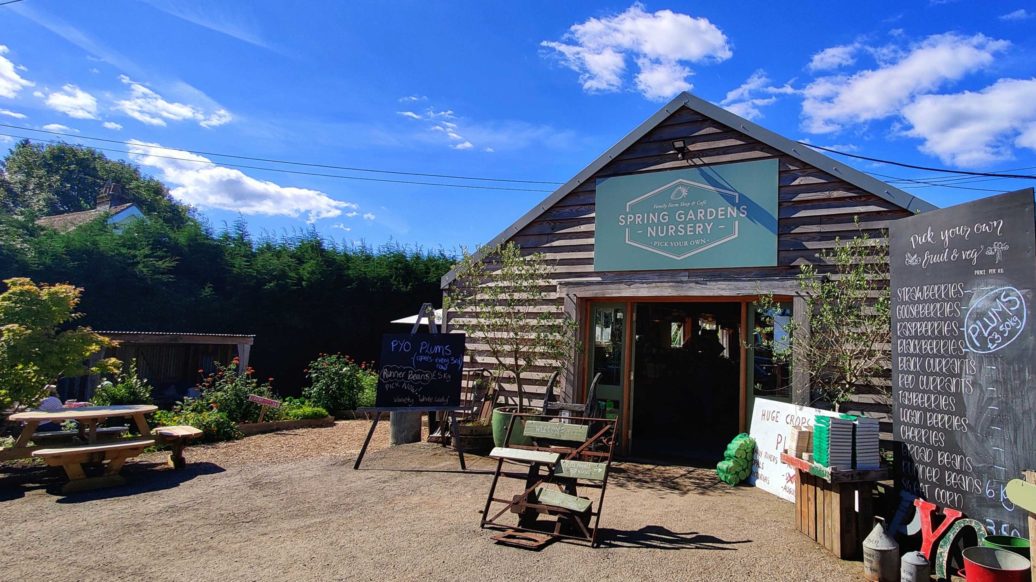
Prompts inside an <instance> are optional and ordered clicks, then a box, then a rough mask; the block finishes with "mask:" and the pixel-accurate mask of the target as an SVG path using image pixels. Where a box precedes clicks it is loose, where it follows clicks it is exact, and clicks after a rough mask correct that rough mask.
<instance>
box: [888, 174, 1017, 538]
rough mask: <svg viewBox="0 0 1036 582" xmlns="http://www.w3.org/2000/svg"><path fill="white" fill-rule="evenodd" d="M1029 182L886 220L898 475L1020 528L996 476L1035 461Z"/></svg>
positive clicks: (936, 496)
mask: <svg viewBox="0 0 1036 582" xmlns="http://www.w3.org/2000/svg"><path fill="white" fill-rule="evenodd" d="M1034 244H1036V234H1034V216H1033V191H1032V190H1031V189H1030V190H1024V191H1020V192H1012V193H1009V194H1003V195H1000V196H994V197H991V198H986V199H983V200H977V201H975V202H971V203H968V204H962V205H959V206H954V207H952V208H947V209H943V210H937V211H933V212H928V213H925V214H921V215H918V216H914V217H910V218H907V219H904V220H899V221H896V222H895V223H893V224H892V226H891V228H890V249H889V251H890V254H889V261H890V264H891V284H892V337H893V342H892V387H893V400H894V410H893V413H894V431H895V439H896V440H897V441H899V442H900V443H901V447H900V455H899V460H898V461H897V465H898V466H897V475H898V476H897V479H898V481H899V485H900V486H901V487H903V488H905V489H907V490H909V491H912V492H914V493H916V494H918V495H920V496H922V497H924V498H925V499H927V500H929V501H931V502H933V503H936V504H938V505H940V506H945V507H951V508H954V509H958V510H961V511H963V512H964V513H965V514H966V515H967V516H969V517H973V518H975V519H978V520H979V521H981V522H982V523H983V524H985V525H986V528H987V529H988V530H989V532H990V533H995V534H1000V535H1003V534H1008V535H1015V536H1018V535H1021V536H1025V535H1026V531H1027V525H1026V514H1025V512H1024V511H1023V510H1021V509H1017V508H1015V507H1014V505H1013V504H1012V503H1011V501H1010V500H1009V499H1007V495H1006V493H1005V490H1004V489H1005V487H1006V485H1007V482H1008V481H1010V480H1011V479H1014V478H1019V477H1021V476H1022V471H1024V470H1027V469H1034V468H1036V440H1034V435H1036V378H1034V377H1033V374H1034V373H1036V362H1034V361H1033V358H1034V356H1036V350H1034V348H1036V342H1034V327H1033V326H1034V322H1033V314H1032V312H1031V310H1032V306H1033V292H1034V289H1036V256H1034V249H1033V247H1034Z"/></svg>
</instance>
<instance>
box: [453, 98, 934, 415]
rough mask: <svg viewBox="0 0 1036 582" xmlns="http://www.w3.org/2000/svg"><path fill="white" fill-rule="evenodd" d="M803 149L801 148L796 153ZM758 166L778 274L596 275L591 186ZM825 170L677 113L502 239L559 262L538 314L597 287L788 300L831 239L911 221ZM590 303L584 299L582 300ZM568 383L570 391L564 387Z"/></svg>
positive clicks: (532, 382) (506, 387)
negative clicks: (772, 176)
mask: <svg viewBox="0 0 1036 582" xmlns="http://www.w3.org/2000/svg"><path fill="white" fill-rule="evenodd" d="M673 139H684V140H686V143H687V148H688V149H687V153H686V154H685V159H680V157H679V156H678V154H677V152H676V151H675V150H674V149H673V146H672V140H673ZM802 149H803V150H807V149H808V148H806V147H805V146H802ZM763 159H776V160H777V174H778V175H777V198H778V232H777V266H775V267H755V268H723V269H698V270H659V271H637V272H598V271H595V270H594V253H593V251H594V223H595V220H596V215H595V200H596V190H595V184H596V183H597V181H598V180H600V179H602V178H606V177H612V176H620V175H626V174H635V173H643V172H655V171H663V170H670V169H680V168H687V167H693V166H700V165H709V164H718V163H734V162H744V161H749V160H763ZM833 171H834V170H833ZM833 171H831V172H829V171H825V170H823V169H820V168H817V167H814V166H813V165H810V164H808V163H806V162H804V161H803V160H801V159H798V158H796V157H794V156H791V155H788V154H786V153H784V152H782V151H779V150H777V149H775V148H774V147H771V146H770V145H767V144H765V143H763V142H761V141H759V140H757V139H755V138H753V137H751V136H749V135H747V134H745V133H743V132H741V131H738V130H737V129H735V128H732V127H727V126H725V125H723V124H721V123H719V122H718V121H716V120H713V119H711V118H709V117H706V116H705V115H702V114H700V113H698V112H696V111H693V110H691V109H690V108H688V107H684V106H681V107H679V108H677V109H676V110H675V111H674V112H673V113H671V114H670V115H669V116H668V117H667V118H666V119H664V120H663V121H661V122H660V123H658V125H657V126H655V127H654V128H653V129H651V130H650V131H648V132H647V133H646V134H644V135H643V136H642V137H640V138H639V139H637V140H636V141H635V142H633V143H632V144H631V145H629V146H628V147H627V148H626V149H625V150H623V151H622V152H621V153H619V154H618V155H615V156H613V157H612V159H611V160H610V161H609V162H608V163H606V164H605V165H604V166H603V167H601V168H600V169H598V170H597V171H596V172H595V173H593V174H592V175H589V176H587V177H585V178H583V179H582V182H581V183H580V184H579V185H577V186H575V187H574V188H573V189H572V190H571V192H569V193H568V194H566V195H565V196H564V197H563V198H560V199H559V200H556V201H555V202H554V203H553V204H551V205H550V206H549V207H546V208H544V209H542V210H541V211H540V213H539V214H538V215H537V216H536V217H534V218H533V219H532V220H531V221H529V222H528V223H527V224H524V225H523V226H521V228H520V229H518V230H517V231H516V232H514V233H513V234H511V235H510V236H507V237H506V239H501V240H507V241H514V242H515V243H516V244H518V245H519V246H520V247H521V248H522V250H523V252H524V253H525V254H531V253H545V254H547V255H548V256H549V257H550V259H551V260H552V261H557V267H556V269H555V271H554V279H553V281H550V282H548V284H547V285H545V289H546V288H551V287H552V288H553V290H552V291H551V292H552V293H554V294H555V295H554V298H555V299H556V300H554V301H551V300H547V301H541V302H539V303H538V304H537V305H539V306H545V305H550V306H556V305H557V302H558V301H562V300H564V297H565V295H564V294H565V293H569V294H576V295H578V294H579V293H580V291H581V290H590V289H593V288H595V287H597V286H601V287H608V286H610V288H611V289H613V290H614V291H615V293H614V294H612V296H615V297H620V296H627V297H636V296H645V295H643V294H642V293H636V292H630V293H626V294H623V293H622V289H624V288H625V289H627V290H631V291H632V290H634V289H636V290H637V291H640V290H641V289H640V288H641V287H643V288H657V289H664V291H660V292H659V293H658V294H656V295H654V296H665V295H671V296H673V297H680V296H683V297H688V296H703V297H705V296H709V295H708V293H709V290H713V291H714V295H715V296H722V295H746V294H747V295H751V294H755V293H757V292H759V291H762V292H766V291H774V292H778V293H780V292H782V290H783V292H785V293H788V294H790V293H791V292H793V291H794V289H795V288H796V284H795V283H794V277H795V275H797V274H798V272H799V269H798V265H799V264H800V263H801V262H802V261H809V262H812V263H815V264H820V263H821V262H820V261H819V260H818V259H817V257H816V253H817V252H819V251H821V250H824V249H831V248H833V247H834V245H835V242H836V240H837V239H839V238H841V239H850V238H853V237H855V236H856V235H857V234H859V232H860V231H861V230H862V231H863V232H865V233H867V234H868V236H870V237H872V238H878V237H881V236H882V235H883V229H885V228H887V226H888V224H889V223H890V222H891V221H893V220H896V219H899V218H903V217H906V216H910V215H912V214H913V212H911V211H910V210H907V209H906V208H903V207H901V206H899V205H897V204H896V203H894V202H891V201H890V200H889V199H886V198H884V197H881V196H878V195H875V194H873V193H872V192H869V191H867V190H866V189H864V188H862V187H860V186H857V185H854V184H852V183H850V182H849V181H847V180H845V179H842V178H840V177H839V176H837V175H835V174H834V173H833ZM890 189H891V188H890ZM891 190H894V189H891ZM890 196H891V195H890ZM922 204H924V203H923V202H922ZM819 268H820V269H821V270H823V269H824V265H822V264H820V267H819ZM768 280H774V281H775V282H777V281H780V282H781V283H780V285H779V287H778V288H777V289H768V288H765V287H764V288H760V287H759V286H758V283H757V282H758V281H764V282H765V281H768ZM739 282H740V283H739ZM753 285H755V286H754V287H752V290H749V287H750V286H753ZM548 286H549V287H548ZM689 288H695V289H694V290H693V291H692V292H685V293H681V292H680V291H681V290H682V289H689ZM592 295H593V293H587V294H586V295H581V296H592ZM538 312H539V310H535V311H530V319H531V318H533V317H536V316H537V315H538ZM463 320H464V314H451V316H450V325H451V329H452V328H456V329H458V330H463V328H464V325H463ZM531 323H532V322H531V321H530V324H531ZM584 323H585V322H584ZM470 341H471V342H472V344H471V348H470V349H469V352H468V357H469V358H470V361H471V362H477V363H478V364H479V365H488V366H493V365H494V364H495V360H494V359H493V358H492V356H490V355H489V353H488V350H486V349H485V346H484V345H480V344H479V342H478V341H477V339H476V338H470ZM573 367H574V368H576V372H575V374H576V376H575V377H574V378H573V377H569V378H564V377H563V378H562V382H563V385H564V391H563V392H562V393H564V394H566V395H567V398H568V399H573V400H578V399H579V398H580V389H579V388H575V386H581V385H582V384H585V380H584V379H583V378H581V377H579V374H581V372H580V371H579V370H578V369H579V368H580V366H579V365H578V363H577V364H575V365H574V366H573ZM530 372H532V373H531V374H529V376H528V378H529V379H528V380H527V381H525V382H523V384H524V385H525V386H524V388H525V391H526V394H527V395H528V396H529V398H530V400H532V401H535V400H536V399H537V398H538V397H539V395H542V393H543V391H544V389H545V387H546V382H547V379H548V378H549V376H550V369H549V368H548V367H544V366H534V367H533V368H531V369H530ZM524 378H525V377H523V379H524ZM573 381H574V384H575V386H569V384H571V383H573ZM501 383H502V388H503V394H504V395H505V397H511V398H513V397H514V396H515V394H516V391H515V390H514V384H513V379H512V378H510V377H509V376H507V377H504V378H502V379H501ZM874 400H875V399H874V398H873V396H872V395H871V396H870V397H869V398H868V397H866V395H865V397H864V398H861V402H860V403H859V404H860V406H859V407H856V406H853V405H850V406H849V408H850V409H859V410H867V411H875V412H883V411H885V410H887V407H886V406H884V405H883V404H880V403H878V404H875V403H874Z"/></svg>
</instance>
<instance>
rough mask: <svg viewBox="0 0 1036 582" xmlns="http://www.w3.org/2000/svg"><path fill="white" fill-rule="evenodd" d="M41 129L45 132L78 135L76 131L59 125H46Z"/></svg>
mask: <svg viewBox="0 0 1036 582" xmlns="http://www.w3.org/2000/svg"><path fill="white" fill-rule="evenodd" d="M41 129H44V130H46V131H56V132H57V133H79V130H78V129H73V128H71V127H69V126H67V125H61V124H60V123H48V124H47V125H44V126H43V127H42V128H41Z"/></svg>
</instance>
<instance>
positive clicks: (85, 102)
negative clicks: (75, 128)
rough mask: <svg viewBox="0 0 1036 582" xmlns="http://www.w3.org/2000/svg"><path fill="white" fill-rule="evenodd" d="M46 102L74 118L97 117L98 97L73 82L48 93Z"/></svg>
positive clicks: (52, 107) (54, 108) (48, 105)
mask: <svg viewBox="0 0 1036 582" xmlns="http://www.w3.org/2000/svg"><path fill="white" fill-rule="evenodd" d="M44 103H46V105H47V107H49V108H51V109H53V110H54V111H58V112H61V113H64V114H65V115H67V116H69V117H71V118H73V119H97V98H96V97H94V96H93V95H91V94H89V93H87V92H86V91H83V90H82V89H80V88H79V87H77V86H75V85H72V84H71V83H70V84H68V85H65V86H64V87H62V88H61V90H60V91H53V92H51V93H50V94H48V95H47V98H46V99H45V100H44Z"/></svg>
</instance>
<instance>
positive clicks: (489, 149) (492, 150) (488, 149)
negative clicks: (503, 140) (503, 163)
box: [482, 147, 496, 154]
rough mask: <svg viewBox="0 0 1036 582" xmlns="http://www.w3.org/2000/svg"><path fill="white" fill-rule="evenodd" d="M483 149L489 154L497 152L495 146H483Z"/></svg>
mask: <svg viewBox="0 0 1036 582" xmlns="http://www.w3.org/2000/svg"><path fill="white" fill-rule="evenodd" d="M482 151H484V152H486V153H487V154H491V153H493V152H495V151H496V150H494V149H493V148H488V147H487V148H482Z"/></svg>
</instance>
